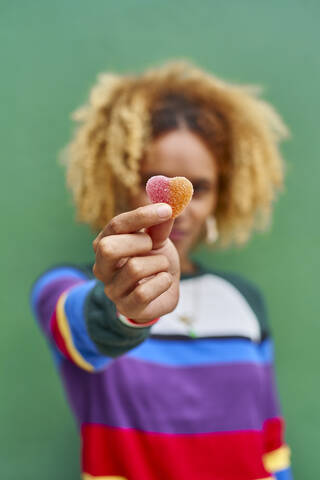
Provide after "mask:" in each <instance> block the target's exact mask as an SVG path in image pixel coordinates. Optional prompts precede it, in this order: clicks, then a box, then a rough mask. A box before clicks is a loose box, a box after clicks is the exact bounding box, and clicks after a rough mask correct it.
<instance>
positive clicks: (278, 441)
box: [263, 418, 285, 453]
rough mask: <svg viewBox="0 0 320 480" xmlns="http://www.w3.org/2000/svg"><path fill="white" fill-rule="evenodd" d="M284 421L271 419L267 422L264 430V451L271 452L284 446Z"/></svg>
mask: <svg viewBox="0 0 320 480" xmlns="http://www.w3.org/2000/svg"><path fill="white" fill-rule="evenodd" d="M284 428H285V424H284V420H283V418H270V419H268V420H266V421H265V423H264V426H263V430H264V451H265V452H266V453H267V452H271V451H272V450H276V449H277V448H280V447H281V446H282V445H284Z"/></svg>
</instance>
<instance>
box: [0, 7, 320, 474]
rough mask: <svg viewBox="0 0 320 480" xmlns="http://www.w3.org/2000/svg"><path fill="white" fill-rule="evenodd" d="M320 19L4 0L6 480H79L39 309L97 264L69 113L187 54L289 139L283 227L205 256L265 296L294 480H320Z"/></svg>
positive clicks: (300, 12) (1, 437)
mask: <svg viewBox="0 0 320 480" xmlns="http://www.w3.org/2000/svg"><path fill="white" fill-rule="evenodd" d="M319 15H320V4H319V3H318V2H316V1H313V2H312V1H308V0H305V1H304V2H302V1H298V0H290V1H289V0H281V1H276V0H269V1H264V2H262V1H259V2H258V1H255V0H251V1H249V0H242V1H240V0H228V1H227V2H226V1H214V0H211V1H210V0H201V2H198V3H196V2H195V1H194V0H185V1H182V0H181V1H180V2H179V1H177V0H174V1H173V0H162V1H155V0H136V1H133V0H131V1H130V0H122V1H120V0H117V1H116V0H105V1H102V0H95V1H94V2H91V1H84V0H68V1H67V0H65V1H54V2H53V1H48V0H42V1H36V0H29V1H20V2H19V1H17V0H15V1H14V0H10V1H9V0H2V1H1V2H0V35H1V42H0V49H1V54H2V55H1V58H2V61H1V67H2V68H1V76H0V82H1V89H0V96H1V109H0V118H1V133H2V134H3V135H2V139H1V150H2V153H1V176H0V178H1V183H2V185H1V189H0V195H1V207H2V208H1V212H2V213H1V218H2V235H1V237H0V247H1V253H2V255H1V259H2V260H1V264H2V275H1V292H2V298H1V304H2V328H1V349H0V356H1V358H0V372H1V386H2V389H1V401H0V415H1V418H0V419H1V428H0V470H1V478H5V479H6V480H11V479H15V480H18V479H19V480H20V479H21V478H23V479H24V480H29V479H30V480H31V479H32V480H37V479H43V478H45V479H46V480H56V479H57V478H59V480H73V479H77V478H78V476H79V466H78V453H79V452H78V450H79V440H78V438H77V432H76V427H75V423H74V421H73V418H72V417H71V415H70V412H69V407H68V405H67V402H66V401H65V398H64V393H63V390H62V387H61V385H60V381H59V378H58V376H57V374H56V371H55V368H54V365H53V362H52V360H51V357H50V354H49V351H48V349H47V346H46V344H45V342H44V339H43V337H42V336H41V334H40V332H39V330H38V327H37V326H36V324H35V322H34V320H33V318H32V315H31V312H30V309H29V303H28V302H29V300H28V291H29V288H30V285H31V282H32V280H33V279H34V278H35V276H36V275H38V273H39V272H40V271H42V270H43V269H45V268H46V267H47V266H49V265H51V264H52V263H55V262H64V261H68V262H86V261H90V260H93V251H92V247H91V241H92V239H93V236H92V235H91V234H90V232H89V229H88V228H87V227H86V226H84V225H79V224H76V223H75V221H74V211H73V207H72V203H71V198H70V195H69V194H68V192H67V191H66V188H65V181H64V177H63V174H64V172H63V168H62V167H61V166H59V165H58V164H57V153H58V151H59V150H60V149H61V148H62V147H63V146H64V145H65V143H66V142H67V141H68V139H69V136H70V133H71V131H72V124H71V122H70V119H69V115H70V112H71V111H72V110H73V109H74V108H75V107H76V106H78V105H79V104H81V103H82V102H83V101H84V100H85V99H86V96H87V93H88V91H89V88H90V86H91V84H92V83H93V82H94V81H95V79H96V75H97V73H98V72H100V71H103V70H115V71H119V72H126V71H128V70H133V71H141V70H142V69H144V68H145V67H147V66H149V65H152V64H153V63H159V62H161V61H163V60H166V59H167V58H174V57H175V58H176V57H184V58H190V59H191V60H194V61H195V62H197V63H198V64H199V66H202V67H203V68H206V69H208V70H210V71H212V72H214V73H216V74H217V75H219V76H221V77H223V78H225V79H227V80H230V81H237V82H248V83H258V84H261V85H264V86H265V87H266V90H265V98H267V99H268V100H270V101H271V102H273V103H274V104H275V106H276V107H277V109H278V110H279V111H280V113H281V115H282V116H283V118H284V119H285V121H286V122H287V124H288V125H289V128H290V129H291V132H292V139H291V140H290V141H288V142H286V143H284V144H283V147H282V151H283V154H284V156H285V158H286V161H287V179H286V190H285V192H284V193H283V194H282V195H281V196H280V198H279V201H278V203H277V204H276V208H275V214H274V220H273V224H272V229H271V231H270V232H269V233H268V234H264V235H261V234H260V235H255V236H254V238H253V239H252V240H251V241H250V243H249V244H248V245H247V246H246V247H245V248H243V249H240V250H238V249H233V250H229V251H228V252H225V253H219V254H217V253H215V254H214V255H212V254H211V255H210V256H209V255H208V252H206V251H205V250H201V251H200V252H198V253H197V256H198V258H201V259H202V260H203V261H206V262H208V263H209V264H210V265H212V266H217V267H219V268H225V269H228V270H234V271H238V272H241V273H243V274H244V275H246V276H247V277H248V278H250V279H252V280H253V281H255V282H256V283H257V284H258V285H259V286H260V287H261V288H262V290H263V292H264V294H265V297H266V300H267V303H268V307H269V313H270V319H271V323H272V326H273V330H274V335H275V341H276V357H277V377H278V383H279V390H280V395H281V400H282V405H283V410H284V414H285V417H286V420H287V424H288V428H287V440H288V442H289V443H290V445H291V448H292V452H293V465H294V473H295V478H296V479H302V478H303V479H315V478H319V477H320V467H319V460H318V458H317V455H318V452H317V449H316V448H315V447H314V446H315V445H316V444H317V440H318V438H319V431H320V419H319V405H318V404H319V394H320V388H319V374H318V362H317V361H318V354H317V353H316V352H317V348H318V342H319V323H320V321H319V313H318V311H319V294H318V287H317V285H318V280H317V279H318V277H317V275H318V272H319V240H320V227H319V221H318V198H317V197H316V194H317V193H318V185H319V176H320V162H319V153H320V152H319V149H320V147H319V132H318V129H319V127H318V124H319V121H318V118H319V111H320V96H319V78H320V76H319V74H320V62H319V53H318V50H319V44H320V43H319V40H320V38H319V36H320V35H319ZM61 468H62V471H63V472H62V473H58V472H60V470H61Z"/></svg>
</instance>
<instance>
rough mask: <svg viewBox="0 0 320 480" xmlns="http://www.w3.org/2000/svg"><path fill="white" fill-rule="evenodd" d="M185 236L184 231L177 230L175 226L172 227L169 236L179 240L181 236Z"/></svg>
mask: <svg viewBox="0 0 320 480" xmlns="http://www.w3.org/2000/svg"><path fill="white" fill-rule="evenodd" d="M185 236H186V232H184V231H182V230H178V229H177V228H173V229H172V230H171V233H170V235H169V237H170V238H171V239H173V240H180V239H181V238H184V237H185Z"/></svg>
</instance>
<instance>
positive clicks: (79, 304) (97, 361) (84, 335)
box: [64, 279, 111, 370]
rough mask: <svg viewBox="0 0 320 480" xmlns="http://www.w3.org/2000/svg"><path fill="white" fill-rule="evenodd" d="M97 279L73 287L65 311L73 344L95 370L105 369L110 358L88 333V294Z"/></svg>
mask: <svg viewBox="0 0 320 480" xmlns="http://www.w3.org/2000/svg"><path fill="white" fill-rule="evenodd" d="M96 282H97V280H96V279H93V280H88V281H87V282H84V283H81V284H79V285H76V286H75V287H72V288H71V290H70V292H69V294H68V295H67V299H66V301H65V304H64V311H65V314H66V317H67V320H68V323H69V327H70V331H71V336H72V341H73V345H74V346H75V348H76V349H77V350H78V352H79V353H80V355H81V356H82V358H84V360H86V361H87V362H88V363H90V364H91V365H92V366H93V368H94V369H95V370H100V369H103V368H104V367H105V366H106V365H107V363H109V362H110V361H111V359H110V358H108V357H106V356H104V355H102V354H101V353H100V352H99V351H98V350H97V347H96V346H95V344H94V343H93V341H92V340H91V338H90V337H89V335H88V332H87V329H86V323H85V316H84V302H85V299H86V296H87V295H88V293H89V292H90V291H91V289H92V288H93V287H94V285H95V284H96Z"/></svg>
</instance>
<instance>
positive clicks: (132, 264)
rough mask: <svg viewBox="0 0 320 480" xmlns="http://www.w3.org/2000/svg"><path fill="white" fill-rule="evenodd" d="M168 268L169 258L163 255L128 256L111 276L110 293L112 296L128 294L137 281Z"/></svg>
mask: <svg viewBox="0 0 320 480" xmlns="http://www.w3.org/2000/svg"><path fill="white" fill-rule="evenodd" d="M168 268H169V260H168V258H167V257H166V256H165V255H151V256H147V257H132V258H129V260H128V261H127V263H126V264H125V266H124V267H122V268H121V269H119V270H118V272H117V273H116V274H115V276H114V278H113V282H112V283H113V286H112V295H113V296H114V297H121V296H123V295H129V293H130V292H131V291H132V290H133V289H134V288H135V287H136V286H137V283H138V282H141V281H143V283H144V282H145V281H146V280H145V278H146V277H150V276H153V275H155V274H157V273H159V272H164V271H167V270H168Z"/></svg>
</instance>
